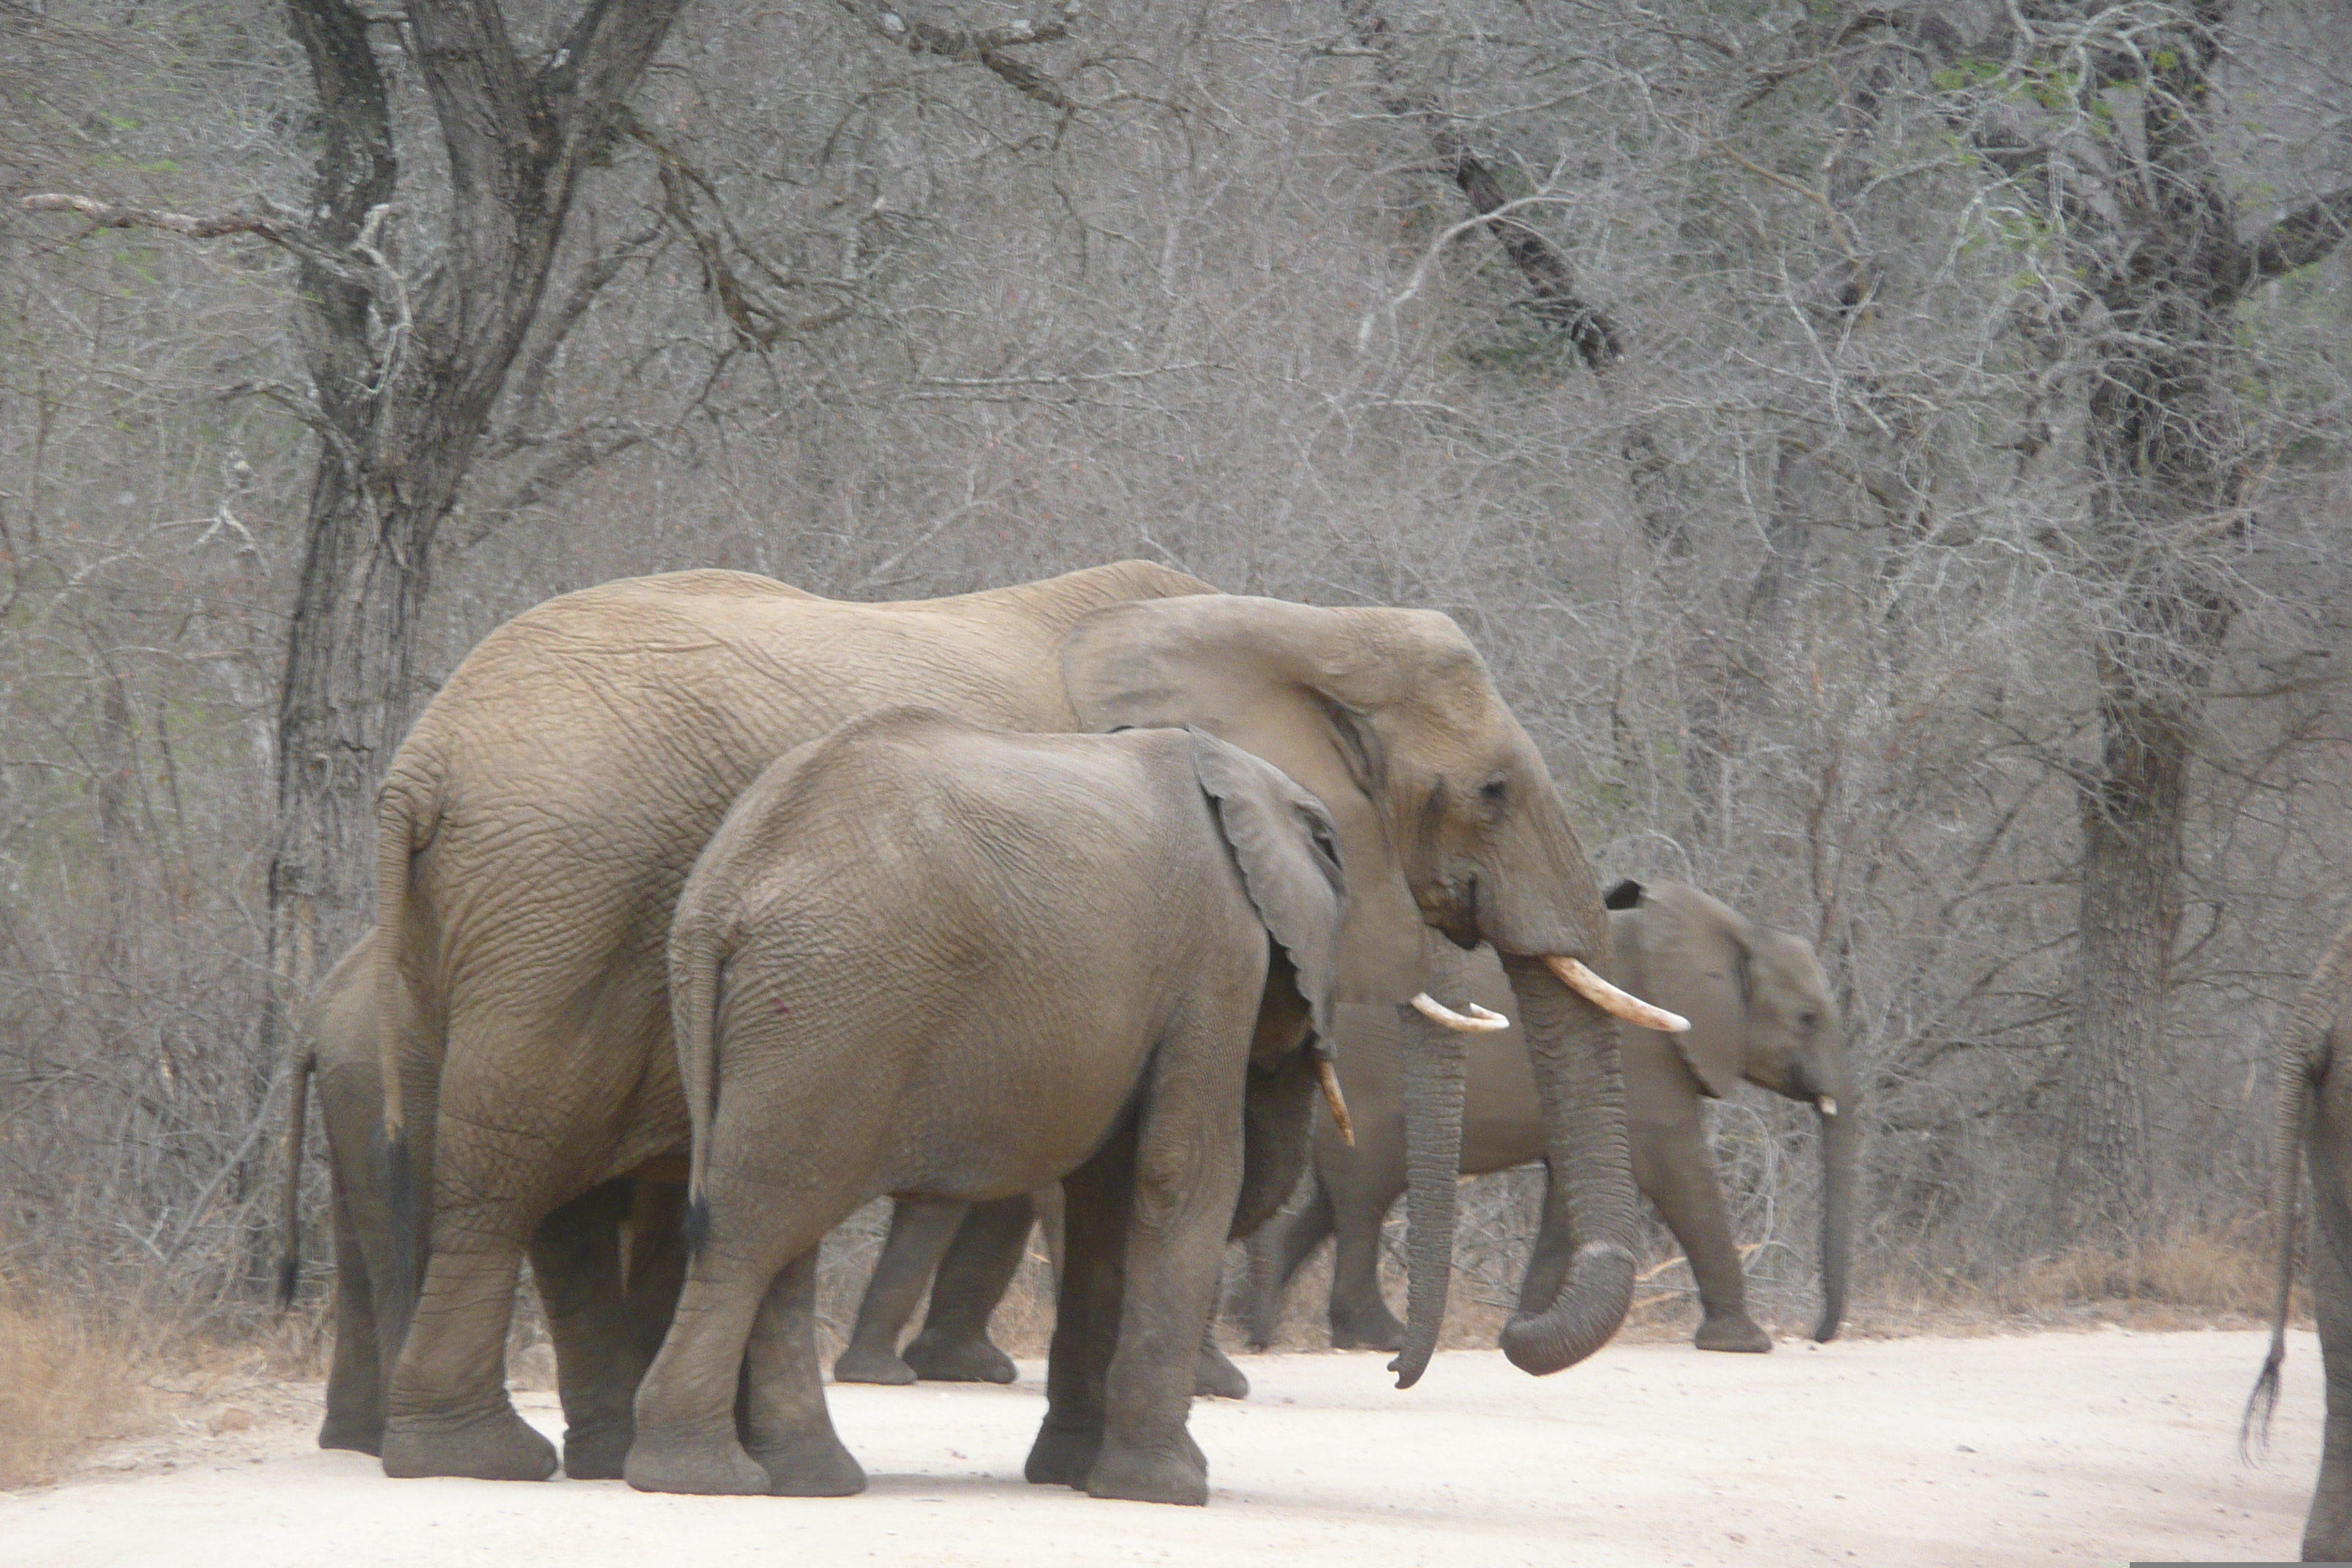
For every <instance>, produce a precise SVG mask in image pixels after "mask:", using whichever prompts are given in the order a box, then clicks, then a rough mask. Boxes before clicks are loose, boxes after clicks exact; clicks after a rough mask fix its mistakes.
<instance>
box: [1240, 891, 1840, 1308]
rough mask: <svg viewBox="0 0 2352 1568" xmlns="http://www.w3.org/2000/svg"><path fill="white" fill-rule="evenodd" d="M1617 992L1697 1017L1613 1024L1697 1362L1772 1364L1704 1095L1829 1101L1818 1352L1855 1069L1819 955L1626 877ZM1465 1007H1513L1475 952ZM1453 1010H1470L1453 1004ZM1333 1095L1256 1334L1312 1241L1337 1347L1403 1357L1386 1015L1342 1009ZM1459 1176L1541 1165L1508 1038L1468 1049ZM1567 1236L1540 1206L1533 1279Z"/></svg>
mask: <svg viewBox="0 0 2352 1568" xmlns="http://www.w3.org/2000/svg"><path fill="white" fill-rule="evenodd" d="M1607 902H1608V904H1609V907H1610V910H1611V911H1612V912H1611V914H1610V917H1609V924H1610V932H1611V937H1612V942H1614V944H1615V949H1616V956H1617V971H1618V976H1619V979H1620V982H1621V983H1622V984H1625V985H1626V986H1627V988H1628V989H1630V990H1632V991H1633V992H1634V993H1635V994H1638V995H1640V996H1642V997H1643V998H1644V999H1645V1000H1647V1001H1651V1002H1654V1003H1656V1004H1657V1005H1660V1006H1662V1007H1668V1008H1671V1009H1673V1010H1674V1011H1675V1012H1677V1013H1680V1014H1682V1015H1683V1016H1685V1017H1687V1018H1689V1019H1690V1020H1691V1028H1690V1031H1689V1033H1687V1034H1684V1035H1672V1036H1669V1035H1661V1034H1655V1033H1653V1032H1652V1031H1650V1030H1647V1029H1637V1028H1634V1027H1633V1026H1630V1025H1629V1026H1621V1027H1620V1029H1619V1032H1618V1038H1619V1040H1620V1042H1621V1044H1622V1047H1623V1050H1624V1062H1625V1114H1626V1121H1627V1122H1628V1124H1629V1125H1630V1127H1631V1128H1632V1131H1633V1178H1634V1180H1635V1182H1636V1183H1637V1184H1639V1185H1640V1187H1641V1189H1642V1192H1643V1194H1645V1195H1646V1196H1647V1197H1648V1198H1649V1199H1650V1201H1651V1202H1652V1203H1653V1204H1654V1205H1657V1209H1658V1213H1659V1215H1660V1216H1661V1217H1663V1218H1664V1220H1665V1222H1666V1227H1667V1228H1668V1229H1669V1230H1671V1231H1673V1232H1674V1234H1675V1239H1676V1240H1677V1241H1679V1242H1681V1243H1682V1246H1683V1250H1684V1252H1685V1255H1686V1256H1687V1257H1688V1258H1689V1259H1690V1266H1691V1273H1692V1275H1693V1276H1694V1277H1695V1278H1696V1279H1697V1282H1698V1292H1699V1300H1700V1303H1701V1306H1702V1308H1703V1310H1704V1316H1703V1318H1702V1320H1701V1321H1700V1323H1699V1327H1698V1332H1697V1335H1696V1344H1697V1346H1698V1348H1699V1349H1701V1350H1711V1351H1751V1352H1752V1351H1769V1350H1770V1349H1771V1348H1772V1341H1771V1337H1770V1336H1769V1335H1768V1334H1767V1333H1766V1332H1765V1331H1763V1330H1762V1329H1761V1328H1759V1326H1758V1325H1757V1324H1756V1323H1755V1321H1753V1320H1751V1319H1750V1318H1749V1317H1748V1309H1747V1279H1746V1277H1745V1275H1744V1274H1743V1272H1742V1270H1741V1268H1740V1262H1739V1250H1738V1245H1737V1242H1736V1240H1735V1238H1734V1237H1733V1235H1732V1229H1731V1222H1730V1217H1729V1215H1727V1212H1726V1210H1725V1207H1724V1201H1723V1190H1722V1187H1721V1185H1720V1184H1719V1183H1718V1181H1717V1175H1716V1169H1715V1162H1714V1160H1713V1158H1712V1157H1711V1156H1710V1155H1709V1154H1708V1152H1707V1147H1706V1131H1705V1129H1704V1126H1703V1124H1702V1121H1701V1118H1700V1114H1699V1110H1700V1101H1701V1100H1702V1099H1705V1098H1707V1097H1712V1096H1717V1095H1726V1094H1728V1093H1730V1092H1731V1091H1732V1090H1733V1089H1734V1088H1736V1087H1737V1085H1738V1082H1739V1080H1740V1079H1743V1078H1744V1079H1746V1080H1747V1081H1748V1082H1750V1083H1754V1084H1759V1085H1761V1086H1762V1087H1764V1088H1766V1089H1770V1090H1772V1091H1773V1092H1774V1093H1776V1094H1782V1095H1786V1096H1788V1097H1789V1098H1790V1099H1791V1100H1802V1101H1804V1102H1805V1103H1807V1104H1809V1105H1814V1106H1815V1107H1816V1110H1817V1114H1818V1113H1819V1103H1820V1099H1821V1097H1822V1096H1823V1095H1827V1096H1829V1097H1831V1099H1832V1102H1833V1103H1834V1104H1835V1105H1836V1106H1837V1109H1838V1112H1839V1114H1837V1115H1835V1116H1829V1115H1820V1117H1819V1121H1820V1127H1821V1131H1822V1192H1823V1194H1824V1201H1823V1215H1822V1312H1821V1316H1820V1318H1819V1320H1818V1321H1817V1322H1816V1325H1815V1327H1814V1331H1813V1337H1814V1338H1815V1339H1817V1340H1827V1339H1830V1338H1832V1337H1833V1336H1834V1335H1835V1334H1836V1332H1837V1329H1838V1323H1839V1320H1840V1319H1841V1317H1842V1316H1843V1311H1844V1304H1845V1285H1846V1261H1847V1256H1848V1250H1849V1232H1850V1230H1851V1221H1850V1215H1851V1214H1852V1209H1853V1179H1854V1170H1853V1167H1854V1152H1855V1151H1854V1145H1855V1142H1857V1137H1858V1134H1857V1132H1856V1131H1855V1129H1856V1127H1857V1123H1856V1121H1855V1118H1854V1110H1855V1107H1856V1105H1857V1103H1858V1096H1857V1091H1856V1089H1855V1086H1854V1082H1853V1072H1852V1071H1851V1069H1850V1068H1849V1066H1848V1064H1847V1059H1846V1051H1845V1044H1844V1039H1843V1033H1842V1031H1841V1030H1840V1028H1839V1026H1838V1012H1837V1005H1836V1002H1835V1001H1834V999H1833V998H1832V996H1831V995H1830V992H1829V985H1828V982H1827V981H1826V979H1825V978H1824V977H1823V975H1822V968H1821V963H1820V962H1819V961H1818V960H1817V959H1816V958H1815V956H1814V953H1813V950H1812V947H1811V944H1810V943H1808V942H1805V941H1804V940H1803V939H1801V938H1800V937H1794V936H1790V935H1788V934H1786V933H1784V932H1781V931H1769V930H1766V929H1764V928H1762V927H1759V926H1757V925H1755V924H1753V923H1752V922H1750V921H1748V920H1746V919H1745V918H1743V917H1742V916H1740V915H1739V914H1738V912H1736V911H1735V910H1731V909H1730V908H1729V907H1727V905H1725V904H1723V903H1721V902H1718V901H1717V900H1715V899H1711V898H1709V897H1708V896H1707V895H1706V894H1705V893H1702V892H1700V891H1699V890H1698V889H1696V888H1691V887H1687V886H1685V885H1684V884H1682V883H1679V882H1654V883H1649V884H1646V885H1645V884H1641V883H1634V882H1623V883H1620V884H1619V885H1618V886H1617V887H1615V888H1613V889H1611V890H1610V893H1609V895H1608V899H1607ZM1464 967H1465V971H1466V973H1465V978H1464V980H1463V982H1462V983H1461V984H1460V985H1459V994H1460V995H1461V996H1463V997H1465V998H1466V999H1467V1000H1469V1001H1472V1002H1476V1003H1478V1004H1480V1005H1484V1006H1487V1007H1491V1008H1493V1009H1495V1010H1496V1011H1497V1012H1506V1013H1507V1011H1508V1009H1509V1005H1510V1002H1511V995H1510V991H1509V988H1508V987H1507V985H1506V984H1504V983H1503V973H1502V969H1501V967H1500V965H1498V964H1497V963H1495V961H1494V960H1493V958H1492V957H1491V956H1489V955H1487V954H1485V953H1479V954H1474V955H1469V956H1468V957H1467V959H1466V960H1465V965H1464ZM1455 1005H1459V1004H1458V1003H1457V1004H1455ZM1337 1046H1338V1051H1337V1056H1338V1061H1339V1074H1340V1078H1341V1081H1343V1082H1344V1083H1345V1084H1346V1085H1347V1089H1348V1102H1349V1109H1350V1110H1351V1111H1352V1112H1353V1116H1354V1120H1355V1125H1356V1144H1355V1147H1354V1148H1352V1149H1351V1148H1349V1147H1348V1145H1347V1144H1346V1143H1345V1142H1342V1141H1341V1140H1340V1138H1339V1131H1338V1129H1337V1128H1335V1127H1334V1126H1333V1125H1332V1124H1331V1121H1330V1119H1329V1118H1328V1116H1325V1117H1321V1118H1318V1121H1317V1124H1316V1130H1315V1167H1314V1178H1313V1181H1314V1186H1313V1194H1312V1196H1311V1198H1310V1200H1309V1201H1308V1203H1307V1205H1306V1206H1305V1207H1304V1208H1302V1209H1300V1210H1298V1211H1297V1212H1296V1213H1293V1214H1289V1215H1284V1216H1282V1217H1281V1218H1279V1219H1277V1220H1276V1221H1275V1222H1274V1223H1273V1224H1271V1225H1269V1226H1266V1227H1265V1229H1264V1230H1262V1231H1260V1232H1259V1233H1258V1234H1257V1236H1256V1237H1255V1239H1254V1240H1253V1241H1252V1242H1251V1254H1252V1265H1253V1267H1252V1269H1251V1291H1250V1300H1249V1308H1248V1316H1249V1321H1250V1324H1251V1339H1252V1341H1253V1342H1254V1343H1255V1344H1257V1345H1259V1346H1264V1345H1265V1344H1266V1343H1267V1342H1270V1341H1271V1339H1272V1338H1273V1335H1274V1325H1275V1323H1276V1321H1277V1320H1278V1319H1279V1317H1280V1316H1281V1309H1282V1291H1283V1289H1284V1288H1285V1287H1286V1286H1287V1285H1288V1283H1289V1282H1290V1278H1291V1276H1292V1275H1293V1274H1294V1273H1296V1272H1297V1269H1298V1267H1299V1265H1300V1264H1301V1263H1303V1262H1304V1261H1305V1260H1306V1258H1307V1256H1308V1255H1309V1254H1310V1253H1311V1252H1312V1251H1313V1250H1314V1248H1315V1247H1316V1246H1317V1245H1318V1243H1320V1242H1321V1241H1322V1239H1323V1238H1324V1237H1327V1236H1331V1235H1333V1234H1335V1233H1336V1234H1337V1237H1338V1242H1337V1248H1338V1250H1337V1254H1336V1256H1335V1258H1334V1259H1333V1267H1332V1271H1331V1297H1330V1323H1331V1343H1332V1345H1333V1346H1334V1347H1335V1348H1338V1349H1342V1350H1346V1349H1357V1348H1370V1349H1374V1350H1394V1349H1395V1348H1396V1347H1397V1344H1398V1343H1399V1340H1400V1336H1401V1335H1402V1332H1403V1325H1402V1324H1401V1323H1399V1322H1398V1321H1396V1319H1395V1317H1394V1316H1392V1315H1391V1313H1390V1311H1389V1309H1388V1303H1387V1302H1386V1301H1385V1300H1382V1299H1381V1288H1380V1274H1379V1265H1380V1243H1381V1222H1382V1221H1383V1220H1384V1219H1386V1217H1387V1215H1388V1212H1389V1207H1390V1205H1392V1204H1393V1203H1395V1202H1396V1199H1397V1197H1398V1195H1399V1194H1401V1193H1402V1192H1403V1190H1404V1175H1405V1137H1404V1121H1405V1110H1404V1104H1403V1100H1402V1039H1401V1037H1399V1034H1398V1031H1397V1028H1396V1023H1395V1017H1394V1015H1393V1013H1392V1012H1391V1010H1390V1009H1388V1008H1385V1007H1343V1008H1341V1009H1340V1011H1339V1040H1338V1042H1337ZM1469 1083H1470V1089H1469V1106H1468V1110H1467V1112H1466V1114H1465V1118H1464V1129H1463V1142H1462V1163H1461V1171H1462V1173H1463V1174H1464V1175H1465V1176H1475V1175H1485V1174H1486V1173H1488V1172H1492V1171H1507V1170H1510V1169H1512V1168H1514V1167H1516V1166H1519V1165H1524V1164H1528V1163H1531V1162H1534V1161H1537V1160H1540V1159H1542V1158H1543V1157H1544V1142H1543V1131H1542V1126H1541V1122H1540V1120H1539V1118H1538V1116H1537V1113H1536V1092H1535V1084H1534V1081H1533V1080H1532V1079H1531V1078H1530V1077H1529V1076H1528V1055H1527V1046H1526V1044H1525V1042H1524V1040H1523V1038H1522V1037H1521V1035H1520V1032H1519V1030H1518V1028H1517V1026H1516V1025H1515V1026H1513V1027H1512V1028H1510V1029H1507V1030H1503V1031H1499V1032H1497V1033H1495V1034H1490V1035H1480V1036H1477V1037H1474V1038H1473V1040H1472V1041H1471V1045H1470V1071H1469ZM1567 1243H1568V1237H1566V1235H1565V1234H1562V1227H1561V1225H1560V1220H1559V1215H1558V1214H1557V1212H1556V1210H1555V1208H1554V1207H1552V1206H1550V1205H1547V1207H1546V1210H1545V1216H1544V1225H1543V1228H1542V1231H1541V1233H1540V1235H1539V1237H1538V1241H1537V1244H1536V1256H1537V1258H1538V1265H1537V1267H1536V1268H1534V1269H1531V1271H1530V1278H1538V1276H1539V1275H1540V1273H1541V1271H1542V1269H1544V1268H1548V1267H1550V1266H1551V1265H1550V1262H1549V1260H1551V1259H1555V1258H1559V1257H1560V1256H1561V1255H1562V1254H1563V1250H1564V1248H1565V1247H1566V1246H1567Z"/></svg>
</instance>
